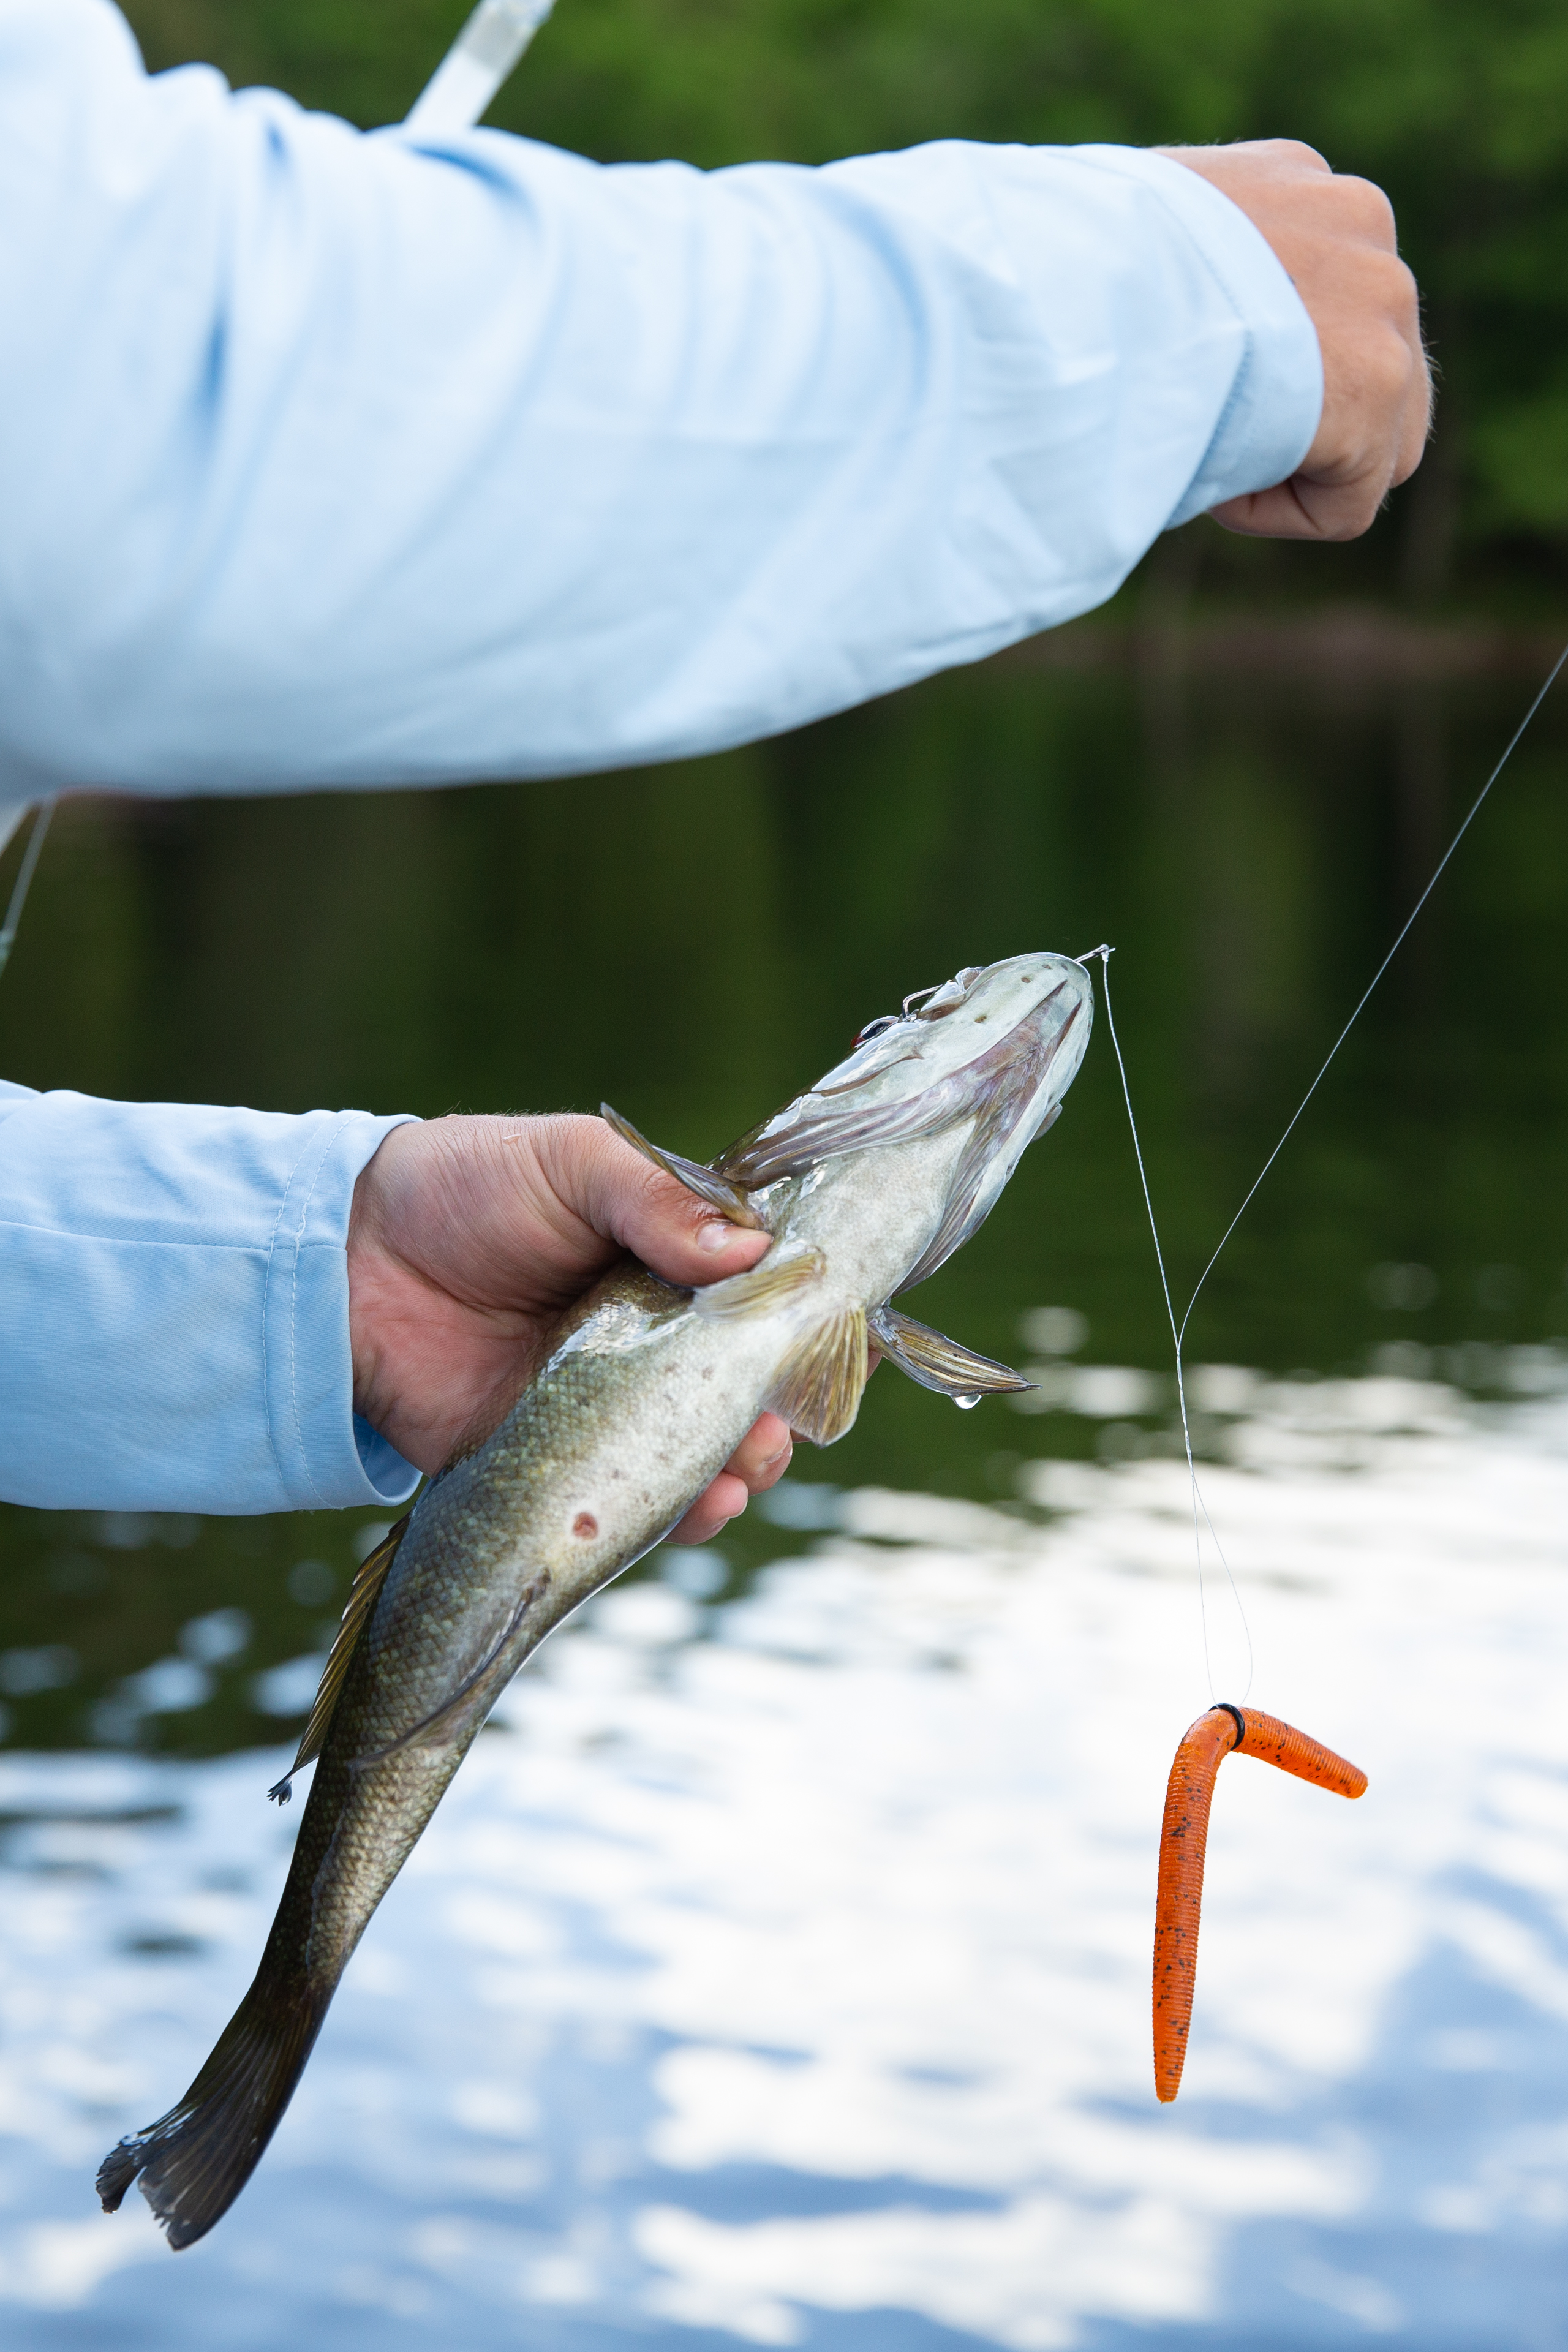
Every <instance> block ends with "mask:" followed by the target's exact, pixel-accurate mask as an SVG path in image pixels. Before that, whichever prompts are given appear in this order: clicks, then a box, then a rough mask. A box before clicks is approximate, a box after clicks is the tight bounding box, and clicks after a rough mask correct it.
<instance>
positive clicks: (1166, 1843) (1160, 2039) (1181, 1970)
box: [1154, 1702, 1366, 2100]
mask: <svg viewBox="0 0 1568 2352" xmlns="http://www.w3.org/2000/svg"><path fill="white" fill-rule="evenodd" d="M1232 1748H1237V1749H1238V1750H1239V1751H1240V1752H1241V1753H1242V1754H1243V1755H1245V1756H1258V1757H1261V1759H1263V1761H1264V1763H1266V1764H1277V1765H1278V1766H1279V1769H1280V1770H1281V1772H1294V1773H1295V1774H1296V1776H1297V1778H1298V1779H1299V1780H1313V1781H1315V1782H1316V1783H1317V1785H1318V1787H1319V1788H1320V1789H1332V1790H1333V1791H1334V1793H1335V1794H1336V1796H1341V1797H1359V1796H1360V1795H1361V1793H1362V1791H1363V1789H1364V1788H1365V1787H1366V1774H1365V1773H1364V1772H1362V1771H1358V1770H1357V1769H1356V1767H1355V1766H1354V1765H1353V1764H1347V1763H1346V1762H1345V1759H1344V1758H1343V1757H1342V1756H1336V1755H1335V1754H1334V1751H1333V1749H1332V1748H1320V1747H1319V1745H1318V1743H1317V1741H1316V1740H1315V1739H1309V1738H1307V1735H1306V1733H1305V1732H1303V1731H1293V1730H1292V1729H1291V1727H1290V1726H1289V1724H1288V1723H1281V1722H1280V1721H1279V1717H1277V1716H1272V1715H1259V1714H1258V1710H1257V1708H1256V1707H1249V1708H1248V1709H1247V1713H1246V1714H1245V1715H1244V1714H1243V1713H1242V1711H1241V1709H1240V1707H1238V1706H1228V1705H1226V1704H1225V1703H1223V1702H1222V1703H1221V1705H1219V1706H1211V1707H1210V1708H1209V1710H1208V1712H1207V1714H1206V1715H1200V1716H1199V1717H1198V1719H1197V1721H1196V1722H1195V1723H1194V1725H1193V1726H1192V1727H1191V1728H1190V1729H1189V1730H1187V1731H1186V1732H1184V1735H1183V1738H1182V1744H1181V1746H1180V1747H1179V1748H1177V1750H1176V1760H1175V1762H1174V1763H1173V1765H1172V1767H1171V1780H1170V1786H1169V1787H1168V1788H1167V1790H1165V1818H1164V1820H1163V1822H1161V1824H1160V1890H1159V1893H1158V1895H1157V1896H1156V1897H1155V1904H1154V2089H1155V2093H1156V2095H1158V2096H1159V2097H1160V2098H1161V2099H1164V2100H1168V2099H1173V2098H1174V2097H1175V2095H1176V2093H1177V2092H1178V2091H1179V2090H1180V2088H1181V2086H1182V2065H1183V2062H1184V2059H1185V2057H1186V2054H1187V2029H1188V2027H1189V2026H1190V2025H1191V2023H1192V2021H1193V1989H1194V1984H1195V1982H1196V1980H1197V1969H1198V1915H1199V1912H1200V1910H1201V1908H1202V1906H1203V1899H1204V1848H1205V1845H1206V1844H1207V1843H1208V1833H1209V1806H1210V1804H1211V1802H1212V1801H1213V1799H1214V1784H1215V1779H1216V1778H1217V1776H1218V1773H1219V1768H1220V1765H1221V1763H1222V1761H1223V1760H1224V1759H1225V1758H1226V1756H1228V1755H1229V1753H1230V1751H1231V1749H1232Z"/></svg>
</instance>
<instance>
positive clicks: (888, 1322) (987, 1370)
mask: <svg viewBox="0 0 1568 2352" xmlns="http://www.w3.org/2000/svg"><path fill="white" fill-rule="evenodd" d="M869 1328H870V1333H871V1338H872V1339H873V1340H874V1341H875V1343H876V1345H877V1346H878V1347H879V1348H880V1349H881V1350H882V1353H883V1354H884V1355H885V1356H889V1357H890V1358H891V1359H892V1360H893V1362H894V1363H895V1364H897V1366H898V1368H899V1370H900V1372H908V1374H909V1376H910V1380H911V1381H919V1382H920V1384H921V1388H922V1389H934V1390H935V1391H936V1392H937V1394H938V1395H939V1396H950V1397H971V1398H973V1397H977V1396H994V1395H998V1394H1001V1393H1003V1392H1005V1391H1007V1390H1009V1389H1032V1388H1033V1387H1034V1385H1035V1383H1034V1381H1026V1379H1025V1378H1024V1375H1023V1373H1022V1372H1015V1371H1010V1370H1008V1368H1007V1366H1006V1365H1005V1364H998V1363H997V1362H995V1361H994V1359H993V1358H992V1357H990V1356H977V1355H976V1354H975V1353H974V1351H973V1349H971V1348H961V1347H960V1346H959V1344H958V1342H957V1340H956V1339H946V1338H944V1336H943V1335H942V1332H940V1331H933V1330H932V1329H931V1326H930V1324H929V1323H917V1322H916V1321H915V1319H914V1318H913V1316H912V1315H900V1312H899V1310H898V1308H897V1307H878V1308H877V1310H876V1312H875V1313H874V1314H873V1315H872V1317H871V1318H870V1326H869Z"/></svg>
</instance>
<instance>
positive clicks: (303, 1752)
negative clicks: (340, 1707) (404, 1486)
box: [267, 1511, 414, 1805]
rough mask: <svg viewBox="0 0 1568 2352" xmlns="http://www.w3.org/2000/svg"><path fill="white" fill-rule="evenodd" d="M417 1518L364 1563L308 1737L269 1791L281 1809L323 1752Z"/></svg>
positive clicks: (402, 1522)
mask: <svg viewBox="0 0 1568 2352" xmlns="http://www.w3.org/2000/svg"><path fill="white" fill-rule="evenodd" d="M413 1516H414V1515H413V1513H412V1512H411V1511H405V1513H404V1514H403V1517H401V1518H400V1519H399V1520H398V1522H397V1525H396V1526H395V1528H388V1529H387V1531H386V1533H385V1535H384V1536H383V1538H382V1539H381V1541H380V1542H379V1543H378V1544H377V1545H376V1548H375V1549H374V1551H373V1552H370V1553H367V1555H366V1557H365V1559H363V1562H362V1563H361V1566H360V1571H359V1574H358V1575H357V1576H356V1577H355V1578H354V1580H353V1588H352V1589H351V1591H350V1593H349V1601H348V1607H347V1608H346V1609H345V1610H344V1611H343V1622H342V1624H341V1625H340V1626H339V1627H338V1633H337V1639H336V1641H335V1642H334V1643H332V1647H331V1654H330V1655H329V1657H328V1659H327V1663H326V1664H325V1665H324V1666H323V1667H322V1669H321V1682H320V1683H319V1684H318V1685H317V1688H316V1698H315V1704H314V1706H312V1707H311V1709H310V1721H309V1723H307V1724H306V1726H305V1730H304V1736H303V1737H302V1738H301V1739H300V1752H299V1754H298V1755H297V1756H296V1757H295V1759H294V1761H293V1762H292V1764H290V1765H289V1769H288V1770H287V1772H285V1773H284V1775H283V1778H282V1779H281V1780H279V1781H277V1782H276V1783H275V1784H274V1786H273V1787H272V1788H270V1789H268V1791H267V1793H268V1796H269V1797H271V1798H273V1799H274V1800H275V1801H277V1802H278V1803H279V1804H280V1805H286V1804H287V1803H288V1801H289V1798H290V1797H291V1796H292V1794H293V1790H291V1789H290V1788H289V1782H290V1780H292V1779H293V1778H294V1775H295V1773H296V1772H299V1771H301V1770H303V1769H304V1767H305V1766H306V1765H307V1764H309V1763H310V1761H311V1759H312V1758H314V1757H317V1756H319V1755H320V1754H321V1747H322V1743H323V1742H324V1740H325V1739H326V1737H327V1732H328V1729H329V1728H330V1727H331V1720H332V1710H333V1708H334V1707H335V1706H337V1703H338V1700H339V1698H340V1697H341V1696H342V1687H343V1678H344V1676H345V1675H347V1673H348V1670H349V1660H350V1659H351V1658H352V1657H353V1654H354V1648H355V1644H356V1643H358V1641H359V1637H360V1635H361V1634H362V1633H363V1632H364V1629H365V1625H366V1623H367V1622H368V1620H369V1617H370V1612H371V1611H372V1610H373V1609H374V1606H375V1602H376V1596H377V1594H378V1593H379V1592H380V1591H381V1588H382V1586H383V1585H384V1583H385V1581H386V1571H387V1570H388V1569H389V1568H390V1567H391V1566H392V1562H393V1557H394V1555H395V1552H396V1550H397V1547H398V1545H399V1544H400V1543H401V1542H402V1541H403V1538H404V1536H405V1532H406V1530H407V1527H408V1522H409V1520H410V1519H411V1518H412V1517H413Z"/></svg>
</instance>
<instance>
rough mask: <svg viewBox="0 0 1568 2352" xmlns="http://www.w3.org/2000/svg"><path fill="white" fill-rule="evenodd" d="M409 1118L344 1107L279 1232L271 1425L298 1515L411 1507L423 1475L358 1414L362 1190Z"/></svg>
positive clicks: (265, 1312)
mask: <svg viewBox="0 0 1568 2352" xmlns="http://www.w3.org/2000/svg"><path fill="white" fill-rule="evenodd" d="M407 1124H409V1120H408V1118H407V1117H406V1116H405V1117H392V1118H372V1117H370V1116H369V1115H368V1114H367V1113H365V1112H363V1111H343V1112H342V1113H340V1114H339V1116H338V1117H337V1118H334V1119H331V1121H327V1122H323V1124H322V1128H321V1131H320V1133H319V1134H317V1135H316V1136H314V1137H312V1138H311V1140H310V1146H309V1148H308V1149H307V1150H305V1151H304V1152H302V1153H301V1154H300V1160H299V1161H298V1162H297V1164H296V1166H295V1167H294V1169H293V1171H291V1173H290V1175H289V1181H288V1185H287V1188H286V1190H285V1192H284V1194H283V1197H282V1200H281V1201H280V1202H279V1207H278V1217H277V1222H276V1223H275V1224H274V1226H273V1232H272V1243H271V1247H270V1249H269V1250H268V1260H267V1276H266V1286H265V1292H264V1300H263V1307H262V1354H261V1372H262V1385H263V1392H264V1396H265V1401H266V1412H267V1429H268V1437H269V1439H270V1441H271V1445H272V1452H273V1455H274V1458H275V1460H276V1462H277V1465H278V1473H279V1478H280V1479H281V1481H282V1484H283V1486H284V1489H285V1491H286V1492H287V1494H288V1496H289V1502H290V1504H291V1505H292V1507H294V1508H295V1509H297V1510H321V1509H326V1508H334V1507H335V1508H338V1509H343V1508H346V1507H348V1506H350V1505H351V1504H355V1503H389V1504H396V1503H405V1502H407V1500H408V1499H409V1497H410V1496H411V1495H412V1494H413V1493H414V1491H415V1489H416V1486H418V1484H419V1479H420V1473H419V1472H418V1471H417V1470H416V1468H415V1466H414V1465H413V1464H412V1463H411V1462H405V1460H404V1458H403V1456H402V1454H399V1453H398V1452H397V1450H396V1448H395V1446H393V1445H391V1444H389V1443H388V1442H387V1440H386V1439H385V1438H384V1437H383V1436H381V1435H380V1434H379V1433H377V1432H376V1431H375V1430H374V1429H373V1428H372V1427H371V1425H370V1423H368V1422H367V1421H363V1420H362V1419H361V1418H360V1416H359V1415H358V1414H357V1413H356V1412H353V1409H352V1403H351V1400H352V1398H353V1350H352V1348H351V1344H350V1337H349V1270H348V1257H347V1254H346V1246H345V1245H346V1243H347V1240H348V1230H349V1213H350V1210H351V1209H352V1208H353V1191H354V1184H355V1181H356V1180H357V1179H358V1176H359V1173H360V1171H361V1170H362V1169H363V1168H364V1167H365V1166H367V1165H368V1163H369V1161H370V1160H372V1159H373V1158H374V1154H375V1152H376V1150H378V1148H379V1146H380V1144H381V1141H382V1139H383V1137H384V1136H386V1135H388V1134H390V1133H391V1131H392V1129H394V1128H395V1127H403V1126H406V1125H407Z"/></svg>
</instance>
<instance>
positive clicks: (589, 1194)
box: [536, 1118, 773, 1288]
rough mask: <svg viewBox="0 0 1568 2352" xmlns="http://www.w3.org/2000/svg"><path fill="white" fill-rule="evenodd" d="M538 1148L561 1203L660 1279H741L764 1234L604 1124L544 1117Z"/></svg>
mask: <svg viewBox="0 0 1568 2352" xmlns="http://www.w3.org/2000/svg"><path fill="white" fill-rule="evenodd" d="M540 1127H541V1128H542V1129H543V1130H544V1132H543V1133H542V1134H540V1135H538V1136H537V1139H536V1144H537V1148H538V1150H539V1153H540V1158H541V1160H542V1163H543V1167H544V1172H545V1174H546V1176H547V1178H548V1181H549V1182H550V1184H551V1185H552V1189H553V1190H554V1192H556V1194H557V1195H558V1197H559V1198H560V1199H561V1201H562V1202H563V1204H564V1205H565V1206H567V1207H568V1208H569V1209H570V1210H572V1211H573V1212H574V1213H575V1214H576V1215H577V1216H579V1217H581V1218H582V1219H583V1221H584V1223H586V1224H589V1225H592V1227H593V1228H594V1231H595V1233H597V1234H602V1235H603V1236H604V1238H605V1240H606V1241H613V1242H616V1243H618V1244H620V1246H621V1247H622V1248H623V1249H628V1250H630V1251H631V1253H632V1255H634V1256H635V1257H639V1258H641V1260H642V1262H643V1264H644V1265H646V1266H647V1268H648V1269H649V1271H650V1272H651V1273H654V1274H657V1275H658V1276H661V1277H662V1279H663V1280H664V1281H666V1282H674V1283H679V1284H680V1285H682V1286H686V1287H691V1288H696V1287H700V1286H701V1285H702V1284H704V1283H709V1282H720V1281H722V1280H723V1278H724V1276H726V1275H731V1274H744V1273H746V1272H747V1270H748V1269H749V1268H750V1267H752V1266H753V1265H756V1263H757V1261H758V1259H759V1258H761V1257H763V1255H765V1254H766V1252H767V1251H768V1250H769V1249H770V1248H771V1247H772V1245H773V1236H772V1235H771V1234H765V1233H759V1232H757V1231H755V1230H754V1229H753V1228H752V1227H749V1226H745V1225H736V1224H731V1222H730V1220H729V1218H728V1217H726V1216H724V1215H722V1214H721V1212H720V1211H719V1210H717V1209H715V1208H713V1207H711V1206H710V1203H709V1202H706V1201H703V1200H700V1199H699V1198H698V1196H697V1194H696V1193H695V1192H689V1191H688V1190H687V1188H686V1186H685V1185H684V1184H682V1183H681V1182H679V1180H678V1179H677V1178H676V1177H674V1176H669V1175H667V1174H666V1173H665V1171H664V1170H663V1169H662V1168H656V1167H655V1166H654V1165H653V1163H652V1161H651V1160H645V1159H644V1158H643V1156H642V1154H641V1152H640V1151H636V1150H633V1148H632V1146H631V1145H630V1144H629V1143H626V1142H623V1140H622V1139H621V1138H620V1137H619V1136H618V1135H616V1133H615V1132H614V1130H613V1129H611V1128H608V1127H606V1126H605V1122H604V1121H603V1119H597V1118H573V1119H570V1120H562V1121H560V1122H556V1121H554V1120H542V1121H541V1122H540Z"/></svg>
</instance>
